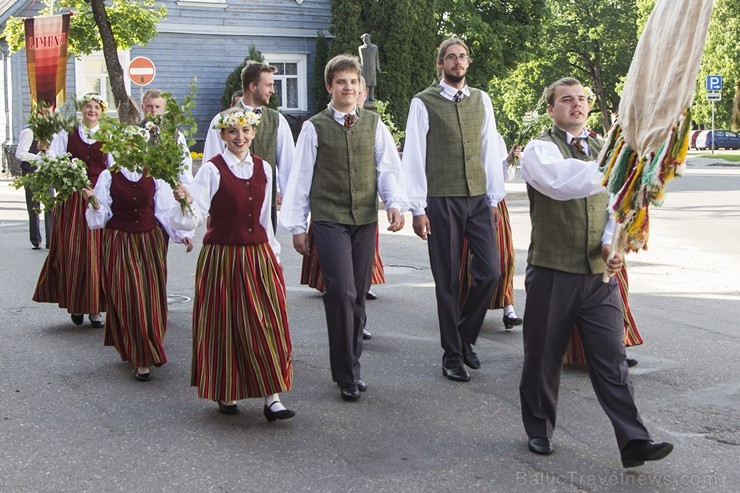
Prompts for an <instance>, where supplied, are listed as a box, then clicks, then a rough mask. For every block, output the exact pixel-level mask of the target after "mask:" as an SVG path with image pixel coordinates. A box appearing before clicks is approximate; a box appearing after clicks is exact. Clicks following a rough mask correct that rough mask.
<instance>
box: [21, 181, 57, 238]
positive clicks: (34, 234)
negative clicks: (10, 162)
mask: <svg viewBox="0 0 740 493" xmlns="http://www.w3.org/2000/svg"><path fill="white" fill-rule="evenodd" d="M29 173H33V171H31V170H30V169H26V168H25V167H22V168H21V174H22V176H26V175H27V174H29ZM24 189H25V192H26V209H27V210H28V232H29V239H30V240H31V244H32V245H33V246H41V241H42V240H43V238H41V226H40V225H39V214H38V212H36V211H35V210H34V209H36V208H38V207H39V203H38V202H36V201H35V200H33V191H31V189H30V188H28V187H24ZM49 192H50V193H52V195H53V191H52V190H49ZM52 222H53V221H52V218H51V211H44V229H45V233H46V246H47V247H48V246H49V242H50V241H51V225H52Z"/></svg>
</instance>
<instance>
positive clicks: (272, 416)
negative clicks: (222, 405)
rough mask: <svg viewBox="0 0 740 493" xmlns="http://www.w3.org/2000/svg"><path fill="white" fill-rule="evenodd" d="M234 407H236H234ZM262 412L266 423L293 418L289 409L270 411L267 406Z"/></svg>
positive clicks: (292, 413)
mask: <svg viewBox="0 0 740 493" xmlns="http://www.w3.org/2000/svg"><path fill="white" fill-rule="evenodd" d="M275 402H280V401H275ZM275 402H273V403H272V404H275ZM272 404H270V405H272ZM234 407H236V406H234ZM262 412H263V413H264V415H265V418H266V419H267V422H268V423H272V422H273V421H275V420H276V419H290V418H292V417H293V416H295V411H292V410H290V409H283V410H281V411H273V410H272V409H270V408H269V407H267V406H265V408H264V409H263V410H262Z"/></svg>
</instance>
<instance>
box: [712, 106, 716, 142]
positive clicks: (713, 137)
mask: <svg viewBox="0 0 740 493" xmlns="http://www.w3.org/2000/svg"><path fill="white" fill-rule="evenodd" d="M715 137H716V136H715V135H714V100H712V156H714V140H715Z"/></svg>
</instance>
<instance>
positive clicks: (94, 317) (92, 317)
mask: <svg viewBox="0 0 740 493" xmlns="http://www.w3.org/2000/svg"><path fill="white" fill-rule="evenodd" d="M90 321H91V322H102V321H103V316H102V315H101V314H99V313H91V314H90Z"/></svg>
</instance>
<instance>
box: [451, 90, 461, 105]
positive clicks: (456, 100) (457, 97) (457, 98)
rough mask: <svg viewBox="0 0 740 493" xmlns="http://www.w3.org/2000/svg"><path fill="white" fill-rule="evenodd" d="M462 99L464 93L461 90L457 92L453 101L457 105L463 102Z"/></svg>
mask: <svg viewBox="0 0 740 493" xmlns="http://www.w3.org/2000/svg"><path fill="white" fill-rule="evenodd" d="M462 98H463V92H462V90H460V91H457V92H456V93H455V95H454V96H452V100H453V101H454V102H456V103H459V102H460V101H462Z"/></svg>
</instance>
